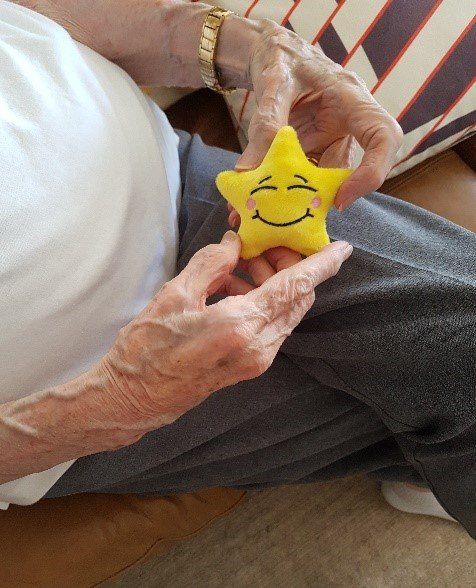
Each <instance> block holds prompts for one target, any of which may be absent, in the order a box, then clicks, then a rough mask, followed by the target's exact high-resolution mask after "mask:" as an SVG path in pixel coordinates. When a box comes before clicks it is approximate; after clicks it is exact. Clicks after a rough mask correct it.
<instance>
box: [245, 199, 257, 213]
mask: <svg viewBox="0 0 476 588" xmlns="http://www.w3.org/2000/svg"><path fill="white" fill-rule="evenodd" d="M246 208H247V209H248V210H253V208H256V201H255V200H253V198H248V200H247V201H246Z"/></svg>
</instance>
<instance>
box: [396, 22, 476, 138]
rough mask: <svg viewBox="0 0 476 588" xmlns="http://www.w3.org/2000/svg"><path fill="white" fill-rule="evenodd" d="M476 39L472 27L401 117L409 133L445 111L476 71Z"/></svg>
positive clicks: (404, 128)
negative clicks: (475, 50) (475, 60)
mask: <svg viewBox="0 0 476 588" xmlns="http://www.w3.org/2000/svg"><path fill="white" fill-rule="evenodd" d="M475 43H476V29H475V28H474V27H473V28H472V29H470V30H469V31H468V32H467V34H466V35H465V36H464V37H463V38H462V39H461V41H460V42H459V44H458V45H457V46H456V47H455V48H454V50H453V52H452V53H451V54H450V55H449V56H448V57H447V59H446V61H445V63H444V64H443V65H442V66H441V68H440V69H439V71H438V73H437V74H436V75H435V77H434V78H433V79H432V80H431V82H430V83H429V84H428V85H427V86H426V88H425V89H424V91H423V92H422V94H421V95H420V96H419V97H418V99H417V100H416V101H415V102H414V103H413V104H412V106H411V107H410V109H409V110H408V111H407V112H406V113H405V114H404V115H403V116H402V117H399V123H400V125H401V127H402V129H403V132H404V133H409V132H410V131H412V130H413V129H416V128H417V127H420V126H421V125H424V124H425V123H427V122H429V121H430V120H433V119H434V118H436V117H437V116H438V115H439V114H441V113H442V112H445V110H446V109H447V108H448V106H450V105H451V103H452V102H453V101H454V100H455V99H456V98H457V97H458V96H459V94H460V93H461V92H462V91H463V90H464V88H466V86H467V85H468V83H469V82H470V81H471V80H472V79H473V76H474V75H475V73H476V72H475V62H474V56H473V47H474V44H475Z"/></svg>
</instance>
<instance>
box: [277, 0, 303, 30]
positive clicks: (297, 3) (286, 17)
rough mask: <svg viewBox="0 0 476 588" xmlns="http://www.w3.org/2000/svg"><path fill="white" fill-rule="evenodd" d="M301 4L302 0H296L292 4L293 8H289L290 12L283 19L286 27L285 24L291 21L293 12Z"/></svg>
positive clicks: (282, 24)
mask: <svg viewBox="0 0 476 588" xmlns="http://www.w3.org/2000/svg"><path fill="white" fill-rule="evenodd" d="M299 4H301V0H294V4H293V5H292V6H291V8H290V9H289V10H288V12H287V13H286V14H285V15H284V18H283V20H282V21H281V26H282V27H284V25H285V24H286V23H287V22H288V21H289V19H290V17H291V14H292V13H293V12H294V11H295V10H296V8H297V7H298V6H299Z"/></svg>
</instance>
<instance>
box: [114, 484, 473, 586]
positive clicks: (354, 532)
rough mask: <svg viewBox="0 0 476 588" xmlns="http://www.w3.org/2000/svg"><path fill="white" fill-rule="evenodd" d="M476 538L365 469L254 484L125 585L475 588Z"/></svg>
mask: <svg viewBox="0 0 476 588" xmlns="http://www.w3.org/2000/svg"><path fill="white" fill-rule="evenodd" d="M475 568H476V544H475V542H474V541H473V540H472V539H471V538H470V537H469V536H468V535H467V534H466V532H465V531H464V530H463V529H462V528H461V527H459V526H458V525H456V524H455V523H451V522H450V521H443V520H437V519H432V518H430V517H420V516H416V515H409V514H403V513H401V512H399V511H396V510H394V509H393V508H391V507H390V506H388V505H387V504H386V502H385V501H384V499H383V498H382V496H381V494H380V491H379V488H378V484H377V483H376V482H374V481H371V480H369V479H365V478H354V479H346V480H336V481H333V482H329V483H326V484H313V485H311V486H301V487H299V486H295V487H286V488H280V489H276V490H270V491H266V492H263V493H256V494H254V495H252V496H250V497H249V498H247V499H246V500H245V501H244V503H243V504H242V505H241V506H240V507H239V508H237V509H236V510H235V511H234V512H233V513H231V514H230V516H228V517H226V519H223V520H222V521H219V522H218V523H217V524H215V525H213V527H211V528H209V529H207V530H206V531H204V532H203V533H200V534H199V535H197V536H196V537H194V538H193V539H192V540H191V541H187V542H184V543H182V544H179V545H176V546H175V547H174V549H173V550H171V551H170V552H169V553H167V555H165V556H163V557H161V558H158V559H155V560H151V561H150V562H149V563H148V564H146V565H144V566H140V567H139V568H136V569H131V570H129V571H128V572H127V573H126V574H124V575H123V576H122V578H121V579H120V581H119V582H118V584H117V588H139V587H140V588H158V587H166V586H167V587H170V588H190V587H191V586H193V588H223V587H226V588H430V587H431V588H470V587H472V586H474V585H475V583H474V579H475Z"/></svg>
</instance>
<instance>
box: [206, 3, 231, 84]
mask: <svg viewBox="0 0 476 588" xmlns="http://www.w3.org/2000/svg"><path fill="white" fill-rule="evenodd" d="M229 14H234V13H233V12H231V10H225V9H224V8H220V7H219V6H214V7H213V8H212V9H211V10H210V11H209V12H208V14H207V16H206V17H205V21H204V23H203V28H202V35H201V37H200V46H199V48H198V61H199V64H200V73H201V75H202V79H203V81H204V83H205V85H206V86H207V88H210V89H211V90H214V91H215V92H219V93H220V94H228V93H229V92H232V91H233V90H234V89H235V88H228V89H224V88H222V87H221V85H220V82H219V79H218V74H217V69H216V66H215V54H216V49H217V44H218V36H219V34H220V27H221V25H222V24H223V21H224V20H225V18H226V17H227V16H228V15H229Z"/></svg>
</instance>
